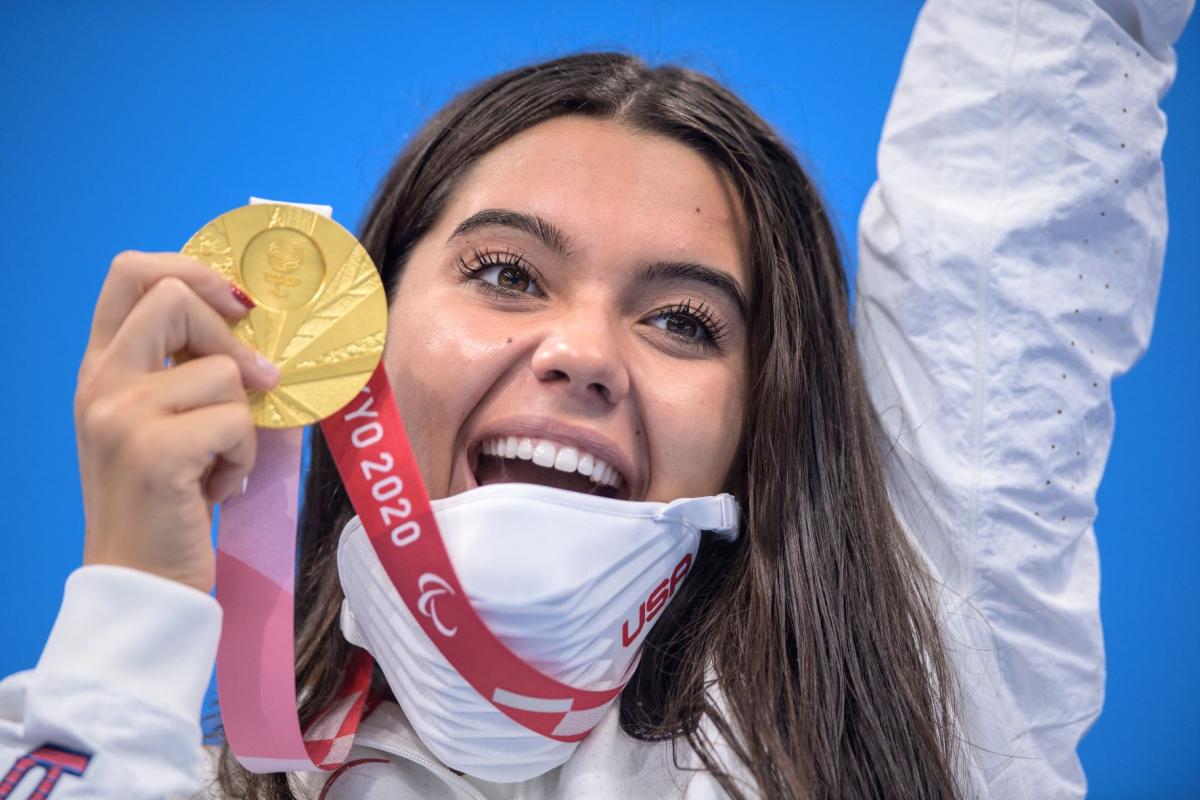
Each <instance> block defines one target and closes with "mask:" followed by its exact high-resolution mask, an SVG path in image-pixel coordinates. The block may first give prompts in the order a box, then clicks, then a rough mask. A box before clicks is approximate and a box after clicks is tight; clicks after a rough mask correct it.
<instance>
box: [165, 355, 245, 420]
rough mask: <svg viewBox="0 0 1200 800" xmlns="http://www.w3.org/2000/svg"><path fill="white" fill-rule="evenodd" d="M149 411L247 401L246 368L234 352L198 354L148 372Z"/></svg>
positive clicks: (170, 411) (180, 410)
mask: <svg viewBox="0 0 1200 800" xmlns="http://www.w3.org/2000/svg"><path fill="white" fill-rule="evenodd" d="M142 380H143V381H144V382H145V386H144V388H143V394H144V396H145V397H146V398H147V399H148V403H147V406H148V408H146V409H145V411H146V413H158V414H179V413H182V412H185V411H191V410H193V409H196V408H201V407H203V406H210V405H220V404H223V403H243V404H244V403H246V389H245V387H244V386H243V385H242V371H241V367H239V366H238V363H237V361H235V360H234V359H233V358H232V357H231V356H227V355H223V354H222V355H213V356H205V357H204V358H197V359H193V360H191V361H187V362H185V363H183V364H180V365H179V366H177V367H172V368H171V369H167V370H160V371H158V372H155V373H152V374H150V375H147V376H145V377H144V378H143V379H142Z"/></svg>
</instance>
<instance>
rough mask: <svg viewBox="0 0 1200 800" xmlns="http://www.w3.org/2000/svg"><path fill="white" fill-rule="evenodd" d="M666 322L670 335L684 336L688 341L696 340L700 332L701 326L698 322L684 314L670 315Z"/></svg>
mask: <svg viewBox="0 0 1200 800" xmlns="http://www.w3.org/2000/svg"><path fill="white" fill-rule="evenodd" d="M665 321H666V326H665V327H666V329H667V330H668V331H669V332H670V333H673V334H675V335H677V336H683V337H685V338H687V339H695V338H696V334H697V333H698V332H699V331H700V326H699V324H697V322H696V320H694V319H690V318H689V317H686V316H684V315H683V314H668V315H667V317H666V320H665Z"/></svg>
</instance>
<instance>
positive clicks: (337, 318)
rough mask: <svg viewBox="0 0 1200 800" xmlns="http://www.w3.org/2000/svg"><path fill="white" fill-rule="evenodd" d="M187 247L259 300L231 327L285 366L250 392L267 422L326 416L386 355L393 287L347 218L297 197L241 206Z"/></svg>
mask: <svg viewBox="0 0 1200 800" xmlns="http://www.w3.org/2000/svg"><path fill="white" fill-rule="evenodd" d="M182 252H183V253H184V254H185V255H189V256H191V257H193V258H196V259H198V260H200V261H203V262H204V263H206V264H208V265H210V266H211V267H212V268H213V269H215V270H216V271H217V272H219V273H221V275H222V276H224V277H225V278H226V279H227V280H229V281H231V282H233V283H235V284H237V285H238V286H240V287H242V289H243V290H245V292H246V294H248V295H250V298H251V299H252V300H254V302H255V303H256V306H255V307H254V308H252V309H250V313H249V314H247V316H246V317H245V318H244V319H242V320H240V321H238V322H236V323H234V324H233V325H232V328H233V332H234V334H235V335H236V336H237V337H238V338H239V339H241V340H242V341H243V342H245V343H246V344H248V345H250V346H251V347H253V348H254V349H256V350H258V352H260V353H262V354H263V355H265V356H266V357H267V358H269V359H271V361H273V362H274V363H275V364H276V365H278V367H279V368H280V371H281V372H282V375H281V377H280V379H279V384H278V385H277V386H276V387H275V388H274V389H272V390H271V391H269V392H259V391H252V392H250V408H251V410H252V411H253V413H254V421H255V423H256V424H257V425H258V426H259V427H264V428H291V427H296V426H300V425H310V424H312V423H314V422H318V421H320V420H322V419H324V418H325V417H327V416H329V415H330V414H333V413H334V412H335V411H337V410H338V409H339V408H341V407H342V406H344V405H345V404H346V403H348V402H350V400H351V399H352V398H353V397H354V395H356V394H357V393H358V392H359V390H360V389H362V387H363V386H365V385H366V383H367V380H368V379H369V378H370V377H371V372H372V371H373V370H374V369H375V366H376V364H378V363H379V358H380V356H381V355H382V354H383V343H384V338H385V336H386V334H387V296H386V294H385V293H384V290H383V282H382V281H381V280H380V279H379V273H378V272H377V271H376V269H375V264H374V262H372V261H371V257H370V256H369V255H367V251H366V250H365V249H363V246H362V245H361V244H359V243H358V240H357V239H355V238H354V235H353V234H352V233H350V232H349V231H347V230H346V229H345V228H343V227H342V226H341V225H339V224H337V223H336V222H334V221H333V220H331V219H328V218H327V217H324V216H322V215H320V214H317V213H316V212H313V211H309V210H308V209H306V208H301V207H299V206H290V205H279V204H263V205H252V206H242V207H241V208H235V209H233V210H232V211H227V212H226V213H224V214H222V215H221V216H219V217H217V218H216V219H214V220H213V221H212V222H210V223H208V224H207V225H205V226H204V227H203V228H201V229H200V230H199V231H197V232H196V234H195V235H193V236H192V238H190V239H188V242H187V244H185V245H184V246H183V250H182Z"/></svg>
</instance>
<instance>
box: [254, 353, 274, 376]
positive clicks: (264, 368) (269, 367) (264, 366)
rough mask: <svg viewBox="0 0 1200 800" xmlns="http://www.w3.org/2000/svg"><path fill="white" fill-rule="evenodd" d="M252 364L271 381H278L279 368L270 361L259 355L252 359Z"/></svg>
mask: <svg viewBox="0 0 1200 800" xmlns="http://www.w3.org/2000/svg"><path fill="white" fill-rule="evenodd" d="M254 362H255V363H256V364H258V369H259V371H260V372H261V373H262V374H263V375H265V376H267V377H269V378H271V379H272V380H278V379H279V367H277V366H275V362H273V361H271V359H269V358H267V357H266V356H264V355H263V354H262V353H259V354H258V355H256V356H255V357H254Z"/></svg>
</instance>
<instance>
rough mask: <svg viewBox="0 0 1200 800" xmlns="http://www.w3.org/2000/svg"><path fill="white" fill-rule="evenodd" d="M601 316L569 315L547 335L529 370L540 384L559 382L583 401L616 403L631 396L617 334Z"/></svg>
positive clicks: (552, 327)
mask: <svg viewBox="0 0 1200 800" xmlns="http://www.w3.org/2000/svg"><path fill="white" fill-rule="evenodd" d="M600 316H601V315H599V314H586V313H574V314H567V315H564V316H563V317H561V318H560V319H559V320H557V321H556V323H555V324H553V325H552V326H550V328H549V329H548V330H547V331H546V332H545V335H544V336H543V337H542V340H541V341H540V342H539V344H538V346H537V349H536V350H534V352H533V357H532V359H531V362H530V367H531V368H532V369H533V373H534V375H536V376H537V379H538V380H539V381H543V382H545V383H556V384H559V385H561V386H562V388H564V389H565V390H567V391H569V392H570V393H571V394H573V395H575V396H577V397H580V398H582V399H594V398H600V399H602V400H603V401H604V402H606V403H609V404H614V405H615V404H616V403H619V402H621V400H622V399H623V398H624V397H625V396H626V395H627V394H628V393H629V370H628V367H627V366H626V364H625V361H624V358H623V356H622V355H621V348H620V344H619V342H618V340H617V332H616V331H614V330H613V329H612V327H611V325H610V324H609V323H607V322H606V321H604V320H603V319H601V318H600Z"/></svg>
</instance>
